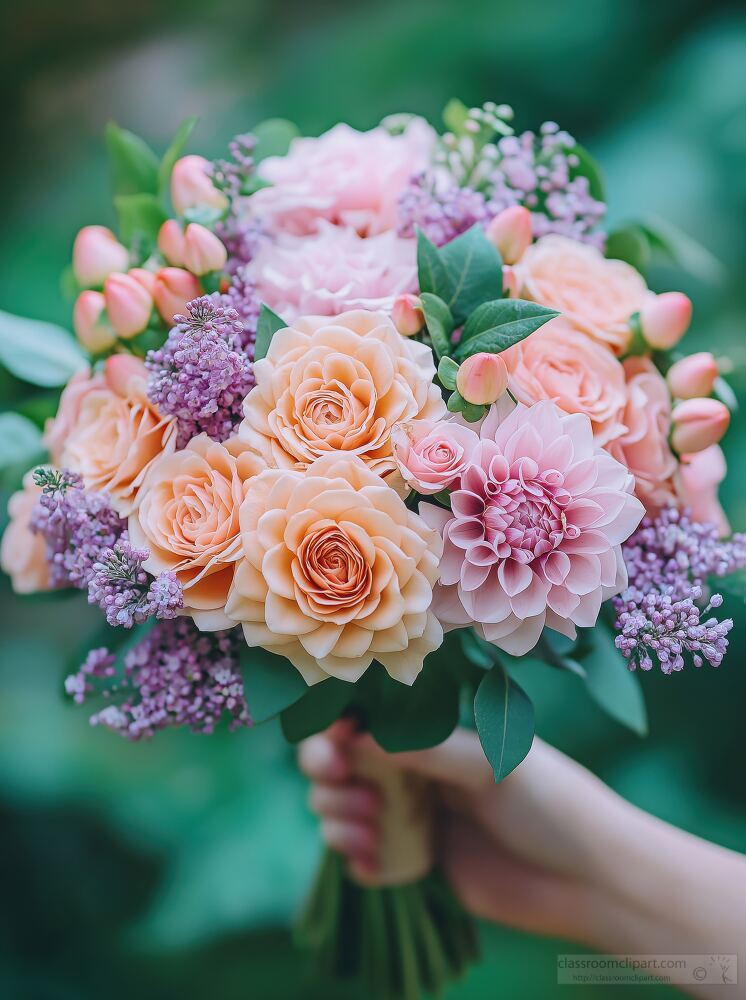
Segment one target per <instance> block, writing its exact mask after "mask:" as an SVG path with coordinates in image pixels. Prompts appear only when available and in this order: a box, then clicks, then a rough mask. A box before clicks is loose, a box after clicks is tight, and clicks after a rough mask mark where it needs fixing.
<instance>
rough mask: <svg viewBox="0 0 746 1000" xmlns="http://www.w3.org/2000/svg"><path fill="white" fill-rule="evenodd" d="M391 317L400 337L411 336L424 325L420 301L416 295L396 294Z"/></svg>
mask: <svg viewBox="0 0 746 1000" xmlns="http://www.w3.org/2000/svg"><path fill="white" fill-rule="evenodd" d="M391 319H392V320H393V323H394V326H395V327H396V329H397V330H398V331H399V333H400V334H401V335H402V337H413V336H414V334H415V333H419V332H420V330H421V329H422V328H423V326H424V325H425V314H424V312H423V311H422V303H421V302H420V300H419V298H418V297H417V296H416V295H409V294H405V295H397V297H396V299H395V300H394V307H393V309H392V310H391Z"/></svg>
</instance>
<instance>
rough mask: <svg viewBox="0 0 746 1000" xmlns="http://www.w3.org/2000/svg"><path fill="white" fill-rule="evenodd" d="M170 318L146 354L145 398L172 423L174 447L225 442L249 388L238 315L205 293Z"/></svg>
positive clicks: (250, 375)
mask: <svg viewBox="0 0 746 1000" xmlns="http://www.w3.org/2000/svg"><path fill="white" fill-rule="evenodd" d="M187 312H188V315H187V316H176V317H175V320H176V326H175V327H174V328H173V329H172V330H171V332H170V333H169V335H168V338H167V340H166V343H165V344H164V345H163V347H161V348H159V349H158V350H156V351H150V352H149V353H148V355H147V357H146V359H145V365H146V367H147V368H148V369H149V371H150V379H149V382H148V397H149V399H150V401H151V402H152V403H153V404H154V405H155V406H157V407H158V408H159V409H160V410H161V412H162V413H168V414H170V415H172V416H174V417H176V420H177V426H178V439H177V446H178V447H179V448H183V447H184V446H185V445H186V444H187V443H188V442H189V441H190V440H191V438H193V437H194V436H195V435H196V434H201V433H206V434H208V435H209V436H210V437H211V438H213V439H214V440H215V441H225V439H226V438H228V437H230V436H231V434H232V433H233V431H234V429H235V427H236V425H237V424H238V423H239V421H240V420H241V418H242V415H243V410H242V404H243V400H244V397H245V396H246V394H247V393H248V391H249V389H251V388H252V386H253V385H254V375H253V367H252V364H251V361H250V360H249V357H248V356H247V354H246V352H245V351H244V349H243V346H242V345H243V338H244V326H243V323H242V322H241V320H240V319H239V316H238V312H237V311H236V310H235V309H234V308H232V307H231V306H228V305H226V304H225V303H224V302H223V301H218V300H216V299H213V298H211V297H209V296H207V295H203V296H201V297H200V298H198V299H193V300H192V301H191V302H189V303H188V305H187Z"/></svg>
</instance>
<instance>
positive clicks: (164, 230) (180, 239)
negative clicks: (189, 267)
mask: <svg viewBox="0 0 746 1000" xmlns="http://www.w3.org/2000/svg"><path fill="white" fill-rule="evenodd" d="M158 249H159V250H160V251H161V253H162V254H163V256H164V257H165V258H166V260H167V261H168V263H169V264H172V265H173V266H174V267H181V266H182V265H183V263H184V231H183V230H182V228H181V226H180V225H179V223H178V222H177V221H176V219H167V220H166V222H164V223H163V225H162V226H161V228H160V229H159V230H158Z"/></svg>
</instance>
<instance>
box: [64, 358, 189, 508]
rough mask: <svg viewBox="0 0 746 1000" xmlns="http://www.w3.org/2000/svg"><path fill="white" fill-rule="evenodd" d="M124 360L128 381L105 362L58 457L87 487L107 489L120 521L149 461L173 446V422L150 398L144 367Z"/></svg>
mask: <svg viewBox="0 0 746 1000" xmlns="http://www.w3.org/2000/svg"><path fill="white" fill-rule="evenodd" d="M109 360H110V361H114V360H115V359H114V358H111V359H109ZM125 360H126V362H127V368H126V377H123V373H122V371H120V370H119V369H120V367H123V366H112V367H110V366H109V365H108V363H107V369H106V379H105V383H104V384H102V385H101V386H98V387H96V388H95V389H91V391H89V392H87V393H86V395H85V397H84V398H83V400H82V401H81V403H80V409H79V412H78V414H77V418H76V420H75V422H74V424H73V425H72V429H71V432H70V435H69V437H68V438H67V441H66V442H65V443H64V445H63V447H62V451H61V455H60V465H61V466H63V467H64V468H68V469H71V470H72V471H73V472H78V473H80V475H81V476H82V477H83V482H84V484H85V486H86V488H87V489H92V490H106V491H107V492H108V493H109V495H110V497H111V502H112V506H113V507H114V509H115V510H116V511H117V513H118V514H120V515H121V516H122V517H126V516H127V515H128V514H129V513H130V511H131V510H132V508H133V507H134V505H135V501H136V498H137V491H138V490H139V489H140V487H141V486H142V484H143V482H144V481H145V477H146V475H147V472H148V470H149V468H150V466H151V464H152V462H153V461H154V460H155V459H156V458H158V457H159V456H160V455H161V454H163V453H164V452H171V451H173V450H174V448H175V447H176V422H175V420H174V419H173V417H164V416H162V415H161V413H159V411H158V409H157V408H156V407H155V406H153V404H152V403H151V402H150V400H149V399H148V396H147V370H146V368H145V365H144V364H143V363H142V362H141V361H137V360H136V359H135V358H126V359H125Z"/></svg>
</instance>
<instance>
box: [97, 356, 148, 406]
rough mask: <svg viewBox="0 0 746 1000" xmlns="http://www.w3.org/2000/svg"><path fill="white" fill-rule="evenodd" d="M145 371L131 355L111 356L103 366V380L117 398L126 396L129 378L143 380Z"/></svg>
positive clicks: (140, 363) (142, 365)
mask: <svg viewBox="0 0 746 1000" xmlns="http://www.w3.org/2000/svg"><path fill="white" fill-rule="evenodd" d="M146 376H147V369H146V368H145V365H144V364H143V363H142V361H141V360H140V359H139V358H135V357H133V356H132V355H131V354H112V356H111V357H110V358H107V359H106V364H105V365H104V378H105V379H106V384H107V385H108V386H109V388H110V389H111V391H112V392H115V393H116V394H117V395H118V396H126V395H127V386H128V384H129V381H130V379H131V378H133V377H136V378H144V377H146Z"/></svg>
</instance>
